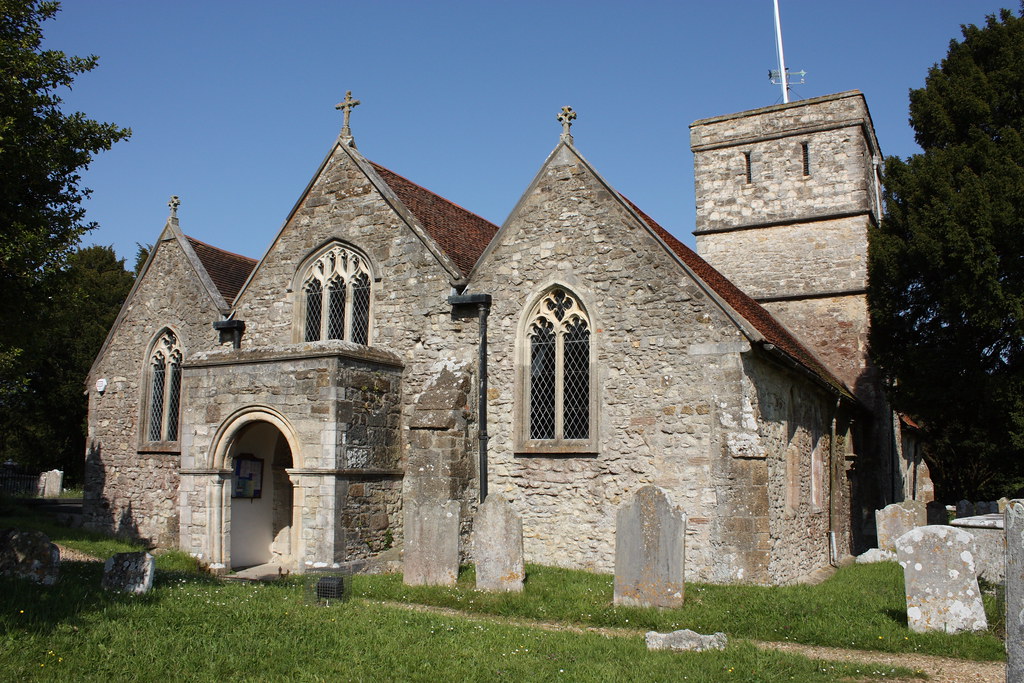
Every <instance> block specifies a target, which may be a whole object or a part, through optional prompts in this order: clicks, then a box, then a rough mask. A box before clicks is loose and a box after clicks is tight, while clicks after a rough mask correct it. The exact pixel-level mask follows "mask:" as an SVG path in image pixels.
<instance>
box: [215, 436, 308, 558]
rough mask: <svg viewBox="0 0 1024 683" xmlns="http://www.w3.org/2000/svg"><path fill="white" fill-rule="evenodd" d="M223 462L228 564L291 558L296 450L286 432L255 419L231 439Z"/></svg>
mask: <svg viewBox="0 0 1024 683" xmlns="http://www.w3.org/2000/svg"><path fill="white" fill-rule="evenodd" d="M226 455H227V457H226V458H225V465H226V467H227V468H228V469H230V470H231V471H232V473H233V474H232V477H231V513H230V519H231V527H230V529H231V531H230V536H229V543H230V550H229V555H228V556H229V557H230V568H231V569H242V568H246V567H253V566H256V565H263V564H268V563H275V564H279V565H281V566H284V567H290V566H291V565H292V564H293V549H292V537H293V526H292V525H293V516H294V515H293V513H294V505H293V502H294V501H293V486H292V483H291V480H290V479H289V477H288V472H287V470H288V469H289V468H291V467H292V466H293V462H292V452H291V448H290V447H289V445H288V440H287V439H286V438H285V436H284V434H282V433H281V431H280V430H279V429H278V428H277V427H276V426H275V425H273V424H271V423H270V422H264V421H261V420H255V421H252V422H249V423H248V424H245V425H244V426H242V427H241V428H240V429H239V430H238V431H237V432H236V433H235V435H234V437H233V438H232V439H231V442H230V445H229V447H228V450H227V454H226Z"/></svg>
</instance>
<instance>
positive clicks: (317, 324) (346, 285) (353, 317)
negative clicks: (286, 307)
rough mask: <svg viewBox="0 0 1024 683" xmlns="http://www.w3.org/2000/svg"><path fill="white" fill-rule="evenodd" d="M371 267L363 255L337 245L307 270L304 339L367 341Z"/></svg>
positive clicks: (311, 340)
mask: <svg viewBox="0 0 1024 683" xmlns="http://www.w3.org/2000/svg"><path fill="white" fill-rule="evenodd" d="M370 280H371V278H370V271H369V266H368V264H367V263H366V259H365V258H363V257H362V256H360V255H359V254H357V253H355V252H353V251H351V250H349V249H346V248H345V247H343V246H341V245H336V246H334V247H332V248H331V249H329V250H328V251H326V252H324V253H323V254H321V255H320V256H319V257H318V258H317V259H316V260H315V261H314V262H313V263H312V264H311V265H310V266H309V269H308V271H307V272H306V275H305V279H304V281H303V284H302V292H303V295H304V297H305V306H304V317H303V334H302V337H303V340H304V341H307V342H313V341H320V340H321V339H344V340H347V341H351V342H355V343H356V344H366V343H367V342H368V340H369V337H370V335H369V332H370Z"/></svg>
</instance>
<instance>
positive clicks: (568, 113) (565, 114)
mask: <svg viewBox="0 0 1024 683" xmlns="http://www.w3.org/2000/svg"><path fill="white" fill-rule="evenodd" d="M575 118H576V112H574V111H573V110H572V107H562V111H561V112H560V113H559V114H558V120H559V122H560V123H561V124H562V139H563V140H568V141H569V142H572V135H571V134H570V133H569V129H570V128H571V127H572V122H573V119H575Z"/></svg>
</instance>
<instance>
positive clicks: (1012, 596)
mask: <svg viewBox="0 0 1024 683" xmlns="http://www.w3.org/2000/svg"><path fill="white" fill-rule="evenodd" d="M1004 515H1005V516H1004V525H1005V528H1006V680H1007V681H1008V682H1009V683H1020V682H1021V681H1024V500H1019V499H1018V500H1011V501H1010V502H1009V503H1007V505H1006V512H1005V513H1004Z"/></svg>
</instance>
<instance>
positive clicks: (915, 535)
mask: <svg viewBox="0 0 1024 683" xmlns="http://www.w3.org/2000/svg"><path fill="white" fill-rule="evenodd" d="M896 556H897V557H898V559H899V563H900V566H901V567H903V581H904V585H905V589H906V596H907V624H908V625H909V626H910V629H911V630H912V631H914V632H916V633H924V632H926V631H944V632H946V633H959V632H961V631H982V630H984V629H986V628H987V627H988V623H987V621H986V619H985V609H984V606H983V605H982V601H981V591H980V590H979V589H978V575H977V570H976V568H975V560H974V556H975V549H974V537H973V536H971V534H969V533H967V532H966V531H963V530H961V529H955V528H953V527H951V526H924V527H918V528H916V529H912V530H910V531H908V532H907V533H905V534H903V535H902V536H900V537H899V538H898V539H897V540H896Z"/></svg>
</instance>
